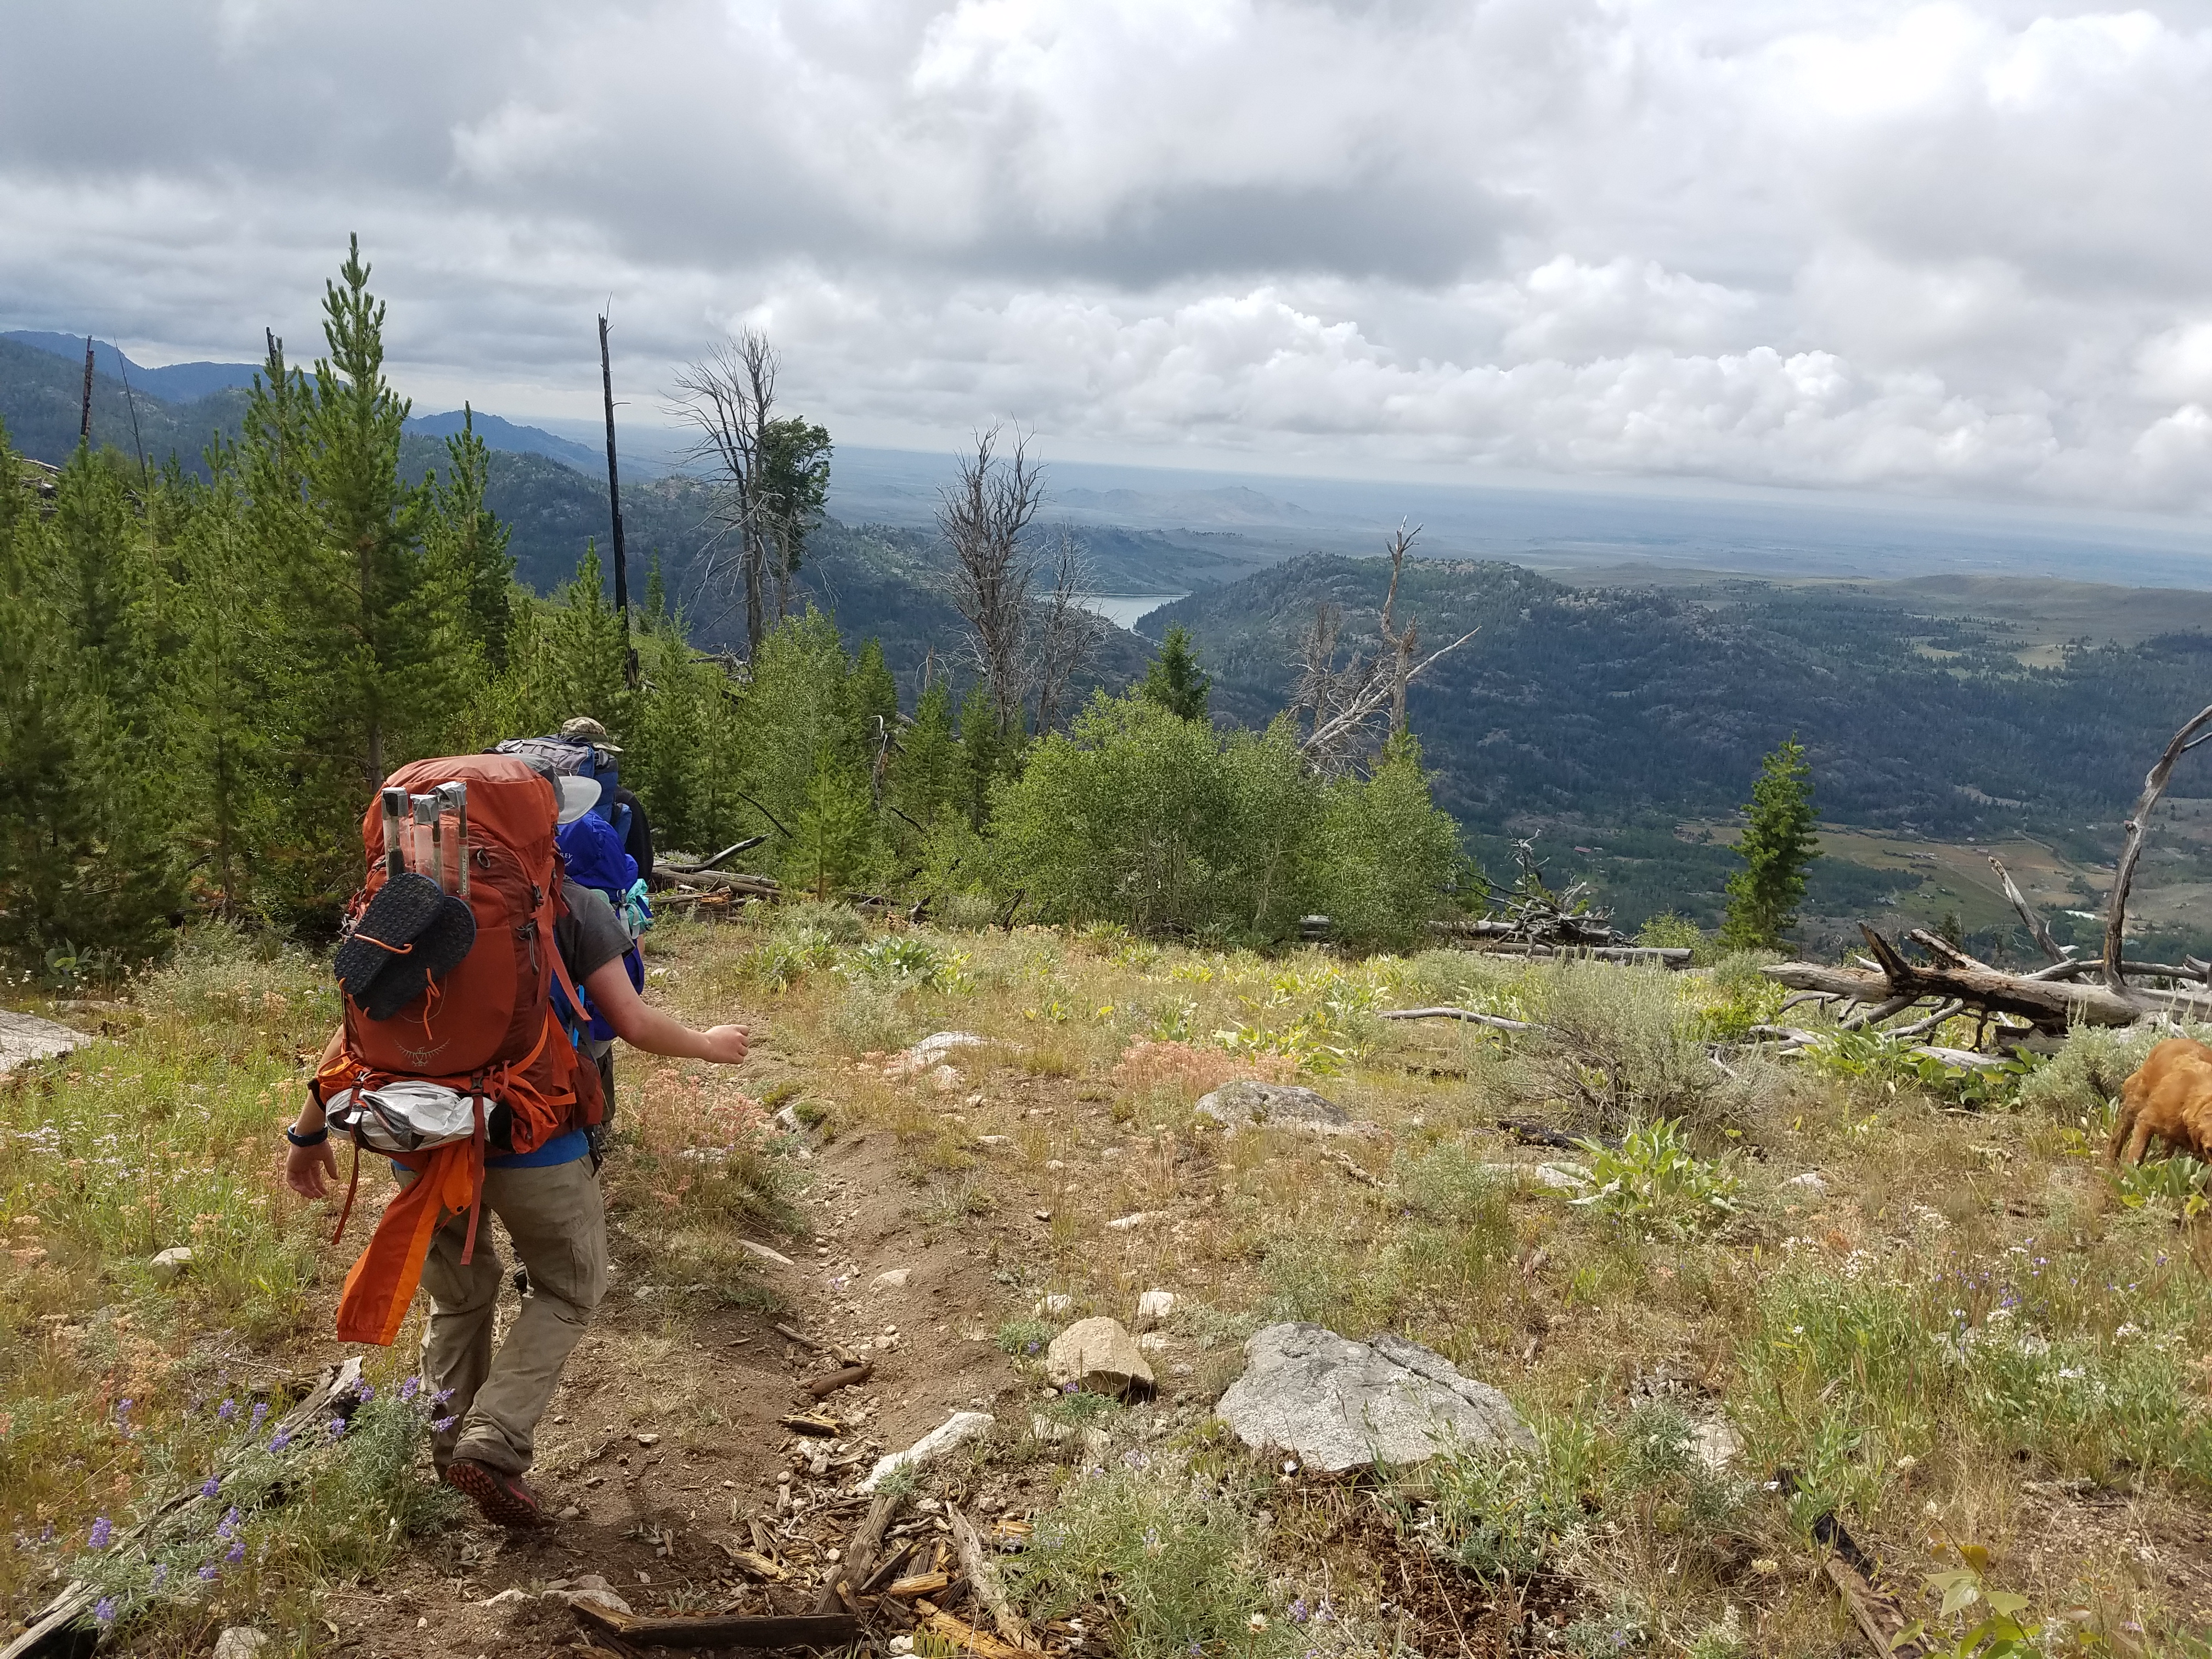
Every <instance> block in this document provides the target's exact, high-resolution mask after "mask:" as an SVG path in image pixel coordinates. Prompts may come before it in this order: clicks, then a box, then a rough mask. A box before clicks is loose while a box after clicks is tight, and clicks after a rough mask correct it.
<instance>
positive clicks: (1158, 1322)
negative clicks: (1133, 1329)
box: [1137, 1291, 1176, 1331]
mask: <svg viewBox="0 0 2212 1659" xmlns="http://www.w3.org/2000/svg"><path fill="white" fill-rule="evenodd" d="M1175 1304H1176V1297H1175V1292H1174V1291H1146V1292H1145V1293H1144V1294H1143V1295H1142V1296H1140V1297H1138V1298H1137V1328H1138V1329H1139V1330H1140V1331H1156V1330H1158V1329H1159V1328H1160V1327H1161V1326H1163V1325H1164V1324H1166V1323H1167V1322H1168V1316H1169V1315H1170V1314H1172V1313H1173V1312H1174V1311H1175Z"/></svg>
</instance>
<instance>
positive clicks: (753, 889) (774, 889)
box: [661, 865, 783, 898]
mask: <svg viewBox="0 0 2212 1659" xmlns="http://www.w3.org/2000/svg"><path fill="white" fill-rule="evenodd" d="M667 867H668V866H665V865H663V866H661V868H662V869H663V870H666V869H667ZM674 874H675V876H676V879H677V882H678V884H680V885H682V886H685V887H700V888H705V889H708V890H711V891H714V892H719V893H742V894H744V895H745V896H748V897H751V898H775V897H777V896H779V895H781V893H782V891H783V888H782V886H781V884H779V883H778V882H777V881H776V880H775V878H773V877H770V876H755V875H748V874H747V873H746V872H744V871H742V870H703V869H702V870H681V871H677V872H674Z"/></svg>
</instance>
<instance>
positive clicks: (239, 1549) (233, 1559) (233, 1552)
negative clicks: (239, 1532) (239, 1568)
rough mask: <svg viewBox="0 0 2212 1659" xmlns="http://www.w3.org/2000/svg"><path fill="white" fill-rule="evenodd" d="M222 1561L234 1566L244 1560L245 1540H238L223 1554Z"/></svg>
mask: <svg viewBox="0 0 2212 1659" xmlns="http://www.w3.org/2000/svg"><path fill="white" fill-rule="evenodd" d="M222 1559H224V1560H226V1561H228V1562H229V1563H230V1564H231V1565H234V1566H235V1565H237V1564H238V1563H239V1562H240V1561H243V1560H244V1559H246V1541H245V1540H244V1539H243V1538H241V1539H240V1540H238V1541H237V1542H235V1543H234V1544H233V1545H232V1546H231V1547H229V1549H228V1550H226V1551H225V1552H224V1553H223V1558H222Z"/></svg>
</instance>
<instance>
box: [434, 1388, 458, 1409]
mask: <svg viewBox="0 0 2212 1659" xmlns="http://www.w3.org/2000/svg"><path fill="white" fill-rule="evenodd" d="M452 1398H453V1390H452V1389H439V1390H438V1392H437V1393H435V1394H434V1395H431V1396H430V1403H431V1404H432V1405H434V1406H442V1405H444V1404H445V1403H446V1402H447V1401H448V1400H451V1399H452Z"/></svg>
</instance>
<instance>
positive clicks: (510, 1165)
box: [285, 755, 747, 1526]
mask: <svg viewBox="0 0 2212 1659" xmlns="http://www.w3.org/2000/svg"><path fill="white" fill-rule="evenodd" d="M417 791H425V792H427V793H416V792H417ZM598 794H599V786H598V784H597V783H596V782H594V781H592V780H589V779H582V778H577V777H574V776H559V775H551V769H550V768H545V767H543V766H532V764H531V763H529V762H527V761H526V760H525V759H523V758H520V757H514V756H502V755H471V756H465V757H454V758H450V759H443V760H433V761H418V762H416V763H413V764H411V765H409V766H405V767H402V768H401V769H399V770H398V772H395V773H394V774H393V775H392V777H391V778H390V779H389V780H387V781H386V788H385V790H384V791H383V793H382V795H381V797H380V800H379V802H378V803H377V804H375V805H372V806H371V807H370V809H369V811H368V815H367V816H366V817H365V818H364V820H363V823H362V843H363V847H364V848H365V850H366V852H367V854H368V860H369V872H368V880H367V882H366V883H365V884H364V885H363V887H362V891H361V892H360V893H359V894H358V895H356V898H355V901H354V903H353V905H352V907H351V908H350V909H349V932H348V936H347V938H346V940H345V942H344V944H343V945H342V946H341V947H340V950H339V951H338V956H337V963H336V966H337V973H338V975H339V979H340V982H341V985H342V986H343V989H344V991H345V1023H344V1024H343V1026H341V1027H340V1029H339V1030H337V1032H336V1033H334V1034H333V1036H331V1042H330V1044H329V1046H328V1047H327V1048H325V1052H324V1055H323V1060H322V1063H321V1064H320V1066H319V1067H318V1069H317V1073H316V1075H315V1078H314V1079H313V1083H312V1084H311V1085H310V1086H309V1091H308V1100H307V1104H306V1105H305V1106H304V1107H302V1108H301V1112H300V1115H299V1117H298V1120H297V1121H295V1123H294V1125H293V1126H292V1127H290V1128H289V1129H287V1130H286V1131H285V1138H286V1139H288V1140H289V1142H290V1143H291V1149H290V1152H289V1158H288V1159H287V1162H286V1166H285V1180H286V1182H287V1184H289V1186H290V1187H291V1188H293V1190H294V1191H295V1192H297V1193H299V1194H301V1195H302V1196H304V1197H307V1198H321V1197H323V1196H325V1194H327V1193H328V1192H330V1191H331V1182H333V1181H334V1180H335V1179H336V1177H337V1158H336V1156H335V1154H334V1152H333V1150H332V1147H331V1135H332V1133H333V1132H336V1133H338V1134H339V1135H341V1136H343V1138H346V1139H351V1140H353V1142H354V1143H355V1148H356V1151H355V1158H354V1167H353V1176H352V1179H353V1180H354V1181H356V1182H357V1181H358V1180H359V1176H360V1167H361V1165H360V1160H361V1156H362V1152H364V1151H367V1152H370V1153H372V1154H377V1155H381V1156H386V1157H388V1158H391V1159H392V1164H393V1166H394V1172H395V1174H397V1175H398V1177H399V1181H400V1185H401V1190H400V1191H399V1193H398V1194H396V1195H395V1196H394V1197H393V1198H392V1200H391V1201H390V1203H388V1204H387V1205H386V1207H385V1211H384V1213H383V1216H382V1218H381V1219H380V1221H379V1222H378V1224H377V1226H376V1229H375V1231H374V1236H373V1237H371V1239H370V1241H369V1243H368V1248H367V1249H365V1250H364V1251H363V1252H362V1256H361V1258H360V1260H359V1261H356V1263H355V1264H354V1267H353V1269H352V1271H351V1272H350V1273H348V1275H347V1277H346V1284H345V1290H344V1291H343V1295H342V1297H341V1298H340V1301H339V1306H338V1319H337V1330H338V1334H339V1336H340V1337H341V1338H343V1339H345V1340H353V1341H365V1342H373V1343H377V1344H380V1345H388V1344H389V1343H390V1342H391V1341H392V1340H393V1339H394V1338H395V1337H396V1336H397V1335H398V1330H399V1327H400V1325H401V1323H402V1322H404V1319H405V1317H406V1313H407V1309H408V1306H409V1304H410V1303H411V1301H412V1300H413V1297H414V1293H415V1290H416V1285H417V1284H418V1283H419V1284H422V1285H428V1289H429V1291H430V1297H431V1308H430V1316H429V1322H428V1328H427V1329H426V1331H425V1332H424V1335H423V1340H422V1376H423V1382H424V1383H425V1385H426V1386H427V1387H428V1388H429V1389H432V1390H433V1391H435V1392H439V1393H441V1394H444V1395H446V1397H447V1401H448V1406H447V1413H446V1415H445V1416H444V1417H443V1418H441V1419H439V1422H438V1424H437V1425H436V1427H435V1437H434V1438H433V1440H432V1443H431V1455H432V1460H433V1462H434V1463H435V1465H436V1467H437V1468H438V1470H439V1473H440V1475H441V1479H443V1480H445V1481H446V1482H447V1484H449V1485H451V1486H454V1487H455V1488H456V1489H458V1490H459V1491H461V1492H465V1493H466V1494H467V1495H468V1496H469V1497H470V1498H473V1499H474V1500H475V1502H476V1504H477V1507H478V1508H479V1509H480V1510H483V1513H484V1515H485V1516H487V1517H489V1519H491V1520H494V1521H496V1522H501V1523H502V1524H505V1525H508V1526H535V1525H538V1524H541V1523H542V1522H544V1518H545V1516H544V1510H543V1509H542V1507H541V1506H540V1504H539V1503H538V1498H537V1495H536V1494H535V1493H534V1492H532V1491H531V1489H530V1487H529V1486H527V1485H526V1483H525V1481H524V1480H523V1476H524V1474H526V1472H527V1471H528V1469H529V1468H530V1465H531V1461H532V1451H533V1438H534V1435H535V1431H536V1429H537V1425H538V1419H540V1418H542V1417H543V1416H544V1413H545V1411H546V1409H547V1407H549V1406H550V1404H551V1401H552V1398H553V1394H554V1390H555V1389H556V1386H557V1385H558V1383H559V1381H560V1375H561V1369H562V1364H564V1362H565V1361H566V1360H567V1358H568V1354H569V1352H570V1351H571V1350H572V1349H574V1346H575V1345H576V1342H577V1340H578V1339H579V1338H580V1337H581V1335H582V1334H583V1331H584V1327H585V1325H586V1323H587V1322H589V1320H590V1317H591V1315H592V1310H594V1309H596V1308H597V1307H598V1306H599V1301H600V1298H601V1297H603V1296H604V1295H605V1290H606V1276H607V1243H606V1215H605V1209H604V1208H603V1207H602V1205H601V1201H600V1195H599V1182H598V1180H597V1178H596V1176H597V1165H596V1162H595V1160H593V1159H592V1155H591V1148H590V1145H589V1141H588V1139H587V1132H588V1131H589V1130H590V1129H591V1128H592V1127H594V1126H596V1125H597V1124H599V1122H600V1121H601V1120H602V1117H603V1115H604V1113H603V1104H602V1099H601V1092H600V1086H599V1069H598V1067H597V1066H595V1065H593V1064H592V1062H591V1060H589V1059H587V1058H586V1057H584V1056H583V1055H582V1054H580V1053H579V1051H578V1043H579V1041H580V1036H581V1033H582V1030H583V1029H584V1028H583V1019H584V1014H583V1006H582V997H581V995H580V991H579V987H588V989H589V990H590V992H591V994H592V1000H593V1002H594V1003H595V1005H596V1006H597V1008H598V1010H599V1013H600V1014H601V1016H602V1017H603V1018H605V1020H606V1022H607V1023H608V1024H610V1025H611V1026H612V1027H613V1029H614V1030H615V1032H616V1034H617V1036H620V1037H622V1038H623V1041H625V1042H629V1043H630V1044H631V1045H632V1046H633V1047H635V1048H643V1049H645V1050H647V1052H649V1053H653V1054H666V1055H670V1056H672V1057H677V1058H684V1059H696V1060H711V1061H714V1062H717V1063H719V1064H723V1065H736V1064H738V1062H740V1061H742V1060H744V1057H745V1052H746V1041H747V1039H746V1032H745V1030H744V1027H743V1026H740V1025H717V1026H715V1027H714V1028H713V1029H712V1030H705V1031H698V1030H691V1029H690V1028H689V1027H687V1026H685V1025H684V1024H681V1023H680V1022H678V1021H677V1020H675V1019H672V1018H670V1017H669V1016H668V1015H666V1014H665V1013H662V1012H659V1010H657V1009H653V1008H650V1007H647V1006H646V1004H645V1003H644V1001H643V1000H641V998H640V997H639V995H638V993H637V990H636V988H635V987H634V986H632V984H631V983H630V981H629V975H628V974H627V973H626V972H625V971H624V969H623V962H622V957H623V953H624V952H625V951H627V950H628V949H629V945H630V938H629V931H628V930H627V929H626V928H625V927H623V924H622V923H621V921H619V920H618V919H617V916H616V915H615V913H614V910H613V908H612V907H611V905H610V904H609V903H608V902H607V900H606V899H605V896H602V895H600V894H599V893H597V892H594V891H592V890H590V889H588V888H584V887H580V886H578V885H576V884H574V883H572V882H568V881H566V880H565V879H562V878H561V863H560V859H559V854H558V853H557V850H556V842H555V836H556V830H557V827H558V825H559V824H561V823H572V822H574V820H575V819H576V818H578V817H581V816H582V815H583V814H584V813H585V812H586V811H590V810H591V808H592V805H593V804H594V802H595V801H596V799H598ZM449 822H450V823H451V828H450V829H448V828H447V825H448V823H449ZM549 941H550V945H551V947H552V948H550V949H549V948H547V945H548V942H549ZM352 1201H353V1194H352V1191H351V1188H350V1187H349V1190H348V1194H347V1199H346V1206H347V1210H348V1212H350V1209H351V1206H352ZM486 1207H489V1209H490V1210H491V1212H493V1213H494V1214H495V1215H496V1216H498V1217H499V1218H500V1219H501V1222H502V1223H504V1224H505V1225H506V1227H507V1232H508V1235H509V1236H510V1237H512V1238H513V1240H514V1245H515V1249H516V1252H517V1254H519V1255H520V1256H521V1258H522V1262H523V1265H524V1267H526V1269H527V1271H528V1276H529V1286H530V1288H529V1291H528V1293H527V1294H526V1296H525V1297H523V1303H522V1310H521V1312H520V1315H519V1316H517V1317H516V1319H515V1321H514V1323H513V1327H512V1328H510V1329H509V1330H508V1332H507V1338H506V1340H504V1341H503V1342H502V1343H501V1344H500V1346H499V1347H498V1349H497V1351H496V1352H494V1350H493V1346H492V1326H493V1312H494V1309H495V1304H496V1302H497V1299H498V1293H499V1285H500V1280H501V1272H502V1270H501V1264H500V1261H499V1260H498V1257H497V1255H496V1253H495V1251H494V1250H493V1249H492V1248H491V1242H490V1239H489V1237H488V1236H481V1235H480V1234H479V1231H478V1229H479V1223H480V1219H481V1213H482V1211H483V1209H485V1208H486ZM344 1226H345V1218H344V1216H343V1215H342V1216H341V1217H340V1220H339V1231H340V1232H341V1233H343V1230H344Z"/></svg>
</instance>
